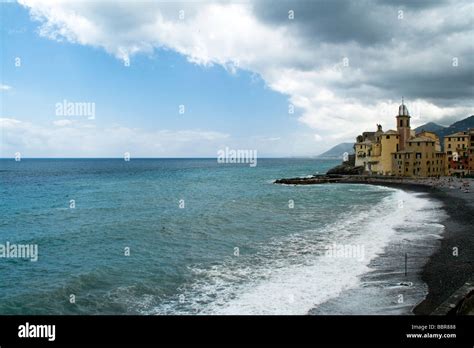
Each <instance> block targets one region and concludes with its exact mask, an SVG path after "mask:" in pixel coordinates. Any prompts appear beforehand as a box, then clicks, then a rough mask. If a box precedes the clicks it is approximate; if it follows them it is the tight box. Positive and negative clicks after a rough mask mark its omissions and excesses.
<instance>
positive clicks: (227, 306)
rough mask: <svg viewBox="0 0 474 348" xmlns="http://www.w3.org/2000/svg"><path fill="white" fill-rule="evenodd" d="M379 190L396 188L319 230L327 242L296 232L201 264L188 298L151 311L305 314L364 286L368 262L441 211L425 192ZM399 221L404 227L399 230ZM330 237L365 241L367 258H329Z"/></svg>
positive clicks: (340, 240)
mask: <svg viewBox="0 0 474 348" xmlns="http://www.w3.org/2000/svg"><path fill="white" fill-rule="evenodd" d="M380 189H382V190H389V191H392V194H391V195H390V196H388V197H386V198H385V199H383V201H382V202H381V203H380V204H377V205H375V206H374V207H373V208H371V209H370V210H368V211H361V212H350V214H349V213H348V214H346V215H345V216H341V219H340V221H338V222H335V223H333V224H331V225H328V226H326V227H325V229H324V230H323V231H321V230H319V231H318V234H317V235H318V236H321V235H323V236H324V237H325V238H327V240H326V242H324V243H321V241H319V242H314V241H312V240H311V239H309V238H308V236H301V235H298V234H294V235H291V236H290V237H288V238H285V239H280V240H278V241H274V242H273V243H271V244H269V245H266V246H262V251H261V252H260V253H259V254H257V255H256V256H255V255H254V258H253V259H251V260H247V263H245V261H230V262H224V263H223V264H221V265H216V266H213V267H212V268H210V269H198V268H195V269H194V272H195V273H196V276H197V278H198V279H199V280H197V281H196V282H195V283H193V284H192V285H191V287H189V288H187V289H183V294H184V295H185V298H186V304H185V305H182V306H176V303H174V302H169V303H167V304H164V305H163V306H160V307H159V308H155V309H154V310H152V311H151V313H174V314H179V313H181V314H186V313H188V314H193V313H201V314H307V313H308V311H309V310H310V309H312V308H314V307H315V306H317V305H318V304H320V303H323V302H325V301H327V300H328V299H331V298H334V297H337V296H338V295H339V294H340V293H341V292H342V291H345V290H347V289H350V288H354V287H357V286H359V285H360V281H359V279H360V276H361V275H362V274H364V273H366V272H368V271H369V270H370V269H369V263H370V261H371V260H372V259H373V258H375V257H376V256H377V255H378V254H380V253H382V252H383V250H384V247H386V246H387V245H388V243H389V242H394V241H395V242H396V241H403V240H407V239H411V238H414V239H416V238H417V235H416V231H413V232H414V233H410V228H411V227H413V226H416V224H420V223H430V221H432V219H434V218H436V217H438V218H439V217H440V216H439V215H436V214H437V213H438V212H439V211H438V210H436V209H435V208H437V207H438V208H439V205H438V206H436V204H435V203H434V202H433V201H430V200H427V199H425V198H420V197H419V194H411V193H407V192H404V191H401V190H394V189H389V188H380ZM401 201H403V207H400V202H401ZM400 227H401V228H403V229H404V231H406V232H404V233H400V231H397V229H399V228H400ZM328 243H339V244H352V245H362V246H364V251H365V257H364V259H363V260H359V259H357V258H331V257H325V256H324V253H323V252H322V247H323V246H324V245H327V244H328ZM239 262H240V263H239Z"/></svg>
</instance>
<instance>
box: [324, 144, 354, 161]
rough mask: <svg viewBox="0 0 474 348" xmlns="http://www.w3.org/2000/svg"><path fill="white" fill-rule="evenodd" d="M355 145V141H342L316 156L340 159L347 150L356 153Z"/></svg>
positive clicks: (349, 152)
mask: <svg viewBox="0 0 474 348" xmlns="http://www.w3.org/2000/svg"><path fill="white" fill-rule="evenodd" d="M353 146H354V143H340V144H338V145H336V146H334V147H332V148H330V149H329V150H327V151H326V152H323V153H322V154H320V155H318V156H316V157H317V158H327V159H339V158H342V157H343V155H344V152H347V153H348V154H353V153H354V148H353Z"/></svg>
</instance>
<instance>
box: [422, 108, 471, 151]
mask: <svg viewBox="0 0 474 348" xmlns="http://www.w3.org/2000/svg"><path fill="white" fill-rule="evenodd" d="M469 128H474V115H471V116H469V117H466V118H465V119H463V120H460V121H457V122H454V123H453V124H452V125H450V126H449V127H443V126H440V125H439V124H436V123H434V122H429V123H426V124H424V125H421V126H419V127H417V128H415V131H416V132H417V133H418V132H421V131H422V130H426V131H430V132H435V133H436V135H437V136H438V137H439V140H440V142H441V146H442V147H443V146H444V137H445V136H446V135H449V134H452V133H456V132H461V131H466V130H468V129H469Z"/></svg>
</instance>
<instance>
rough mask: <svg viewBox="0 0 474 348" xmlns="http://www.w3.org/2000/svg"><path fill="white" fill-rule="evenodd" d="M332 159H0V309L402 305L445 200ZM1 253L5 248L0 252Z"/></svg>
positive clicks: (417, 288)
mask: <svg viewBox="0 0 474 348" xmlns="http://www.w3.org/2000/svg"><path fill="white" fill-rule="evenodd" d="M339 162H340V161H335V160H319V159H308V158H304V159H303V158H290V159H265V158H263V159H258V164H257V165H256V166H255V167H252V166H249V165H248V164H245V163H240V164H239V163H236V164H232V163H218V162H217V160H216V159H215V158H214V159H134V158H132V159H130V161H125V160H124V159H21V161H15V160H14V159H1V160H0V212H1V213H0V247H1V246H2V245H3V246H4V248H5V247H6V246H7V243H8V245H17V246H18V245H36V246H37V260H32V259H31V258H30V259H28V258H25V257H23V258H21V257H6V254H5V253H4V254H3V255H0V279H1V281H0V314H33V315H36V314H71V315H74V314H93V315H95V314H112V315H136V314H138V315H215V314H224V315H241V314H250V315H279V314H282V315H287V314H288V315H308V314H309V315H318V314H336V315H351V314H382V315H383V314H411V313H412V310H413V308H414V306H416V304H418V303H419V302H420V301H422V300H423V299H424V298H425V296H426V294H427V290H428V289H427V286H426V284H425V283H424V282H423V281H422V279H421V271H422V268H423V265H424V264H425V263H426V261H427V260H428V258H429V256H430V255H431V254H432V253H433V252H434V251H435V250H436V248H437V247H438V246H439V243H440V238H442V233H443V230H444V226H443V224H442V222H443V219H444V218H445V213H444V211H443V207H442V205H441V203H440V202H438V201H436V200H434V199H432V198H430V197H429V196H427V195H426V194H424V193H420V192H409V191H402V190H400V189H394V188H388V187H383V186H371V185H358V184H323V185H304V186H303V185H302V186H291V185H278V184H274V183H273V182H274V180H275V179H279V178H283V177H285V178H290V177H306V176H310V175H313V174H322V173H325V172H326V171H327V170H328V169H329V168H331V167H333V166H335V165H337V164H339ZM2 256H3V257H2Z"/></svg>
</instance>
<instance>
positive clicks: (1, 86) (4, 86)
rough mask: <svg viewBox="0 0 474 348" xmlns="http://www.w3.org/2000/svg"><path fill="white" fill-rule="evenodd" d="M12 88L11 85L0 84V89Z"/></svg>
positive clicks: (7, 89)
mask: <svg viewBox="0 0 474 348" xmlns="http://www.w3.org/2000/svg"><path fill="white" fill-rule="evenodd" d="M10 89H12V87H11V86H8V85H3V84H0V91H9V90H10Z"/></svg>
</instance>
